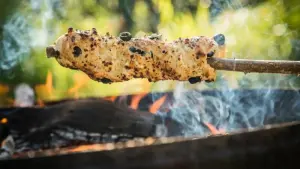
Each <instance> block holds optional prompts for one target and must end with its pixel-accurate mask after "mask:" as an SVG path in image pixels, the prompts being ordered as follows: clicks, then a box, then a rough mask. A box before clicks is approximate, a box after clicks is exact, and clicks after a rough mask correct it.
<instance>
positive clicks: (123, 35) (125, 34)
mask: <svg viewBox="0 0 300 169" xmlns="http://www.w3.org/2000/svg"><path fill="white" fill-rule="evenodd" d="M119 37H120V39H121V40H123V41H130V40H131V38H132V36H131V34H130V33H129V32H121V33H120V35H119Z"/></svg>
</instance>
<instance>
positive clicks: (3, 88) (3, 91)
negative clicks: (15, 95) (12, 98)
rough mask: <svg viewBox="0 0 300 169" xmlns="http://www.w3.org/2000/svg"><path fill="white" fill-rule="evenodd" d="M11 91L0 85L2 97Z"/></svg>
mask: <svg viewBox="0 0 300 169" xmlns="http://www.w3.org/2000/svg"><path fill="white" fill-rule="evenodd" d="M8 91H9V87H8V86H7V85H4V84H0V95H4V94H6V93H7V92H8Z"/></svg>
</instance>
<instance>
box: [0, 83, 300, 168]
mask: <svg viewBox="0 0 300 169" xmlns="http://www.w3.org/2000/svg"><path fill="white" fill-rule="evenodd" d="M179 98H181V99H179ZM104 100H106V101H104ZM299 102H300V92H299V91H296V90H275V89H259V90H254V89H253V90H242V89H240V90H213V91H212V90H211V91H210V90H206V91H198V90H192V91H187V92H182V93H176V92H170V93H152V94H141V95H131V96H119V97H110V98H104V99H99V98H86V99H76V100H61V101H56V102H48V103H45V107H36V108H6V109H1V110H0V111H1V115H2V116H3V117H5V118H6V119H7V122H5V121H4V122H5V124H2V126H1V127H2V130H3V131H7V134H6V135H11V136H12V138H13V139H14V143H15V152H14V154H13V156H11V157H9V158H6V159H3V160H1V162H0V166H1V167H0V168H31V169H34V168H75V169H81V168H138V169H141V168H164V169H165V168H170V169H171V168H210V169H212V168H296V167H293V166H294V165H295V162H296V159H297V155H299V154H300V149H299V148H298V147H299V146H300V134H299V132H298V130H299V129H300V124H299V122H298V121H299V120H300V116H299V113H300V104H299ZM187 103H188V104H187ZM128 107H131V108H128ZM4 122H3V123H4ZM2 137H4V136H2Z"/></svg>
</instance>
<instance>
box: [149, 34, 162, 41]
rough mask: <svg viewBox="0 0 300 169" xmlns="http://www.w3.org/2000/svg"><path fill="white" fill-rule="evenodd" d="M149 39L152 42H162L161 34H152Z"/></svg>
mask: <svg viewBox="0 0 300 169" xmlns="http://www.w3.org/2000/svg"><path fill="white" fill-rule="evenodd" d="M148 38H149V39H151V40H161V35H160V34H152V35H150V36H148Z"/></svg>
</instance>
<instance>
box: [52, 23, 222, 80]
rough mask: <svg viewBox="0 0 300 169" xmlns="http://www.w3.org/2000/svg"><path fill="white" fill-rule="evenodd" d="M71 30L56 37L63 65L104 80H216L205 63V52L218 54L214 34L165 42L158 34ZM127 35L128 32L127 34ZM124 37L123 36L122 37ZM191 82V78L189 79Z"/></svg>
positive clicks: (57, 51)
mask: <svg viewBox="0 0 300 169" xmlns="http://www.w3.org/2000/svg"><path fill="white" fill-rule="evenodd" d="M125 35H127V37H126V36H125V38H124V36H121V38H120V37H114V36H111V35H109V34H108V33H107V34H106V35H98V34H97V31H96V30H95V29H93V30H91V31H73V30H72V29H70V30H69V32H68V33H67V34H65V35H62V36H61V37H59V38H58V39H57V40H56V42H55V45H54V46H53V48H54V50H55V51H56V52H55V53H57V56H56V60H57V61H58V63H59V64H60V65H62V66H64V67H67V68H71V69H78V70H81V71H83V72H85V73H86V74H88V75H89V77H90V78H91V79H93V80H97V81H102V82H104V83H111V82H122V81H127V80H130V79H133V78H147V79H148V80H149V81H151V82H156V81H160V80H178V81H187V80H189V81H190V80H191V79H192V78H194V81H196V82H198V81H201V80H205V81H215V79H216V73H215V70H214V69H213V68H212V67H210V65H208V64H207V54H208V53H210V52H214V57H218V55H219V53H220V52H219V46H218V44H217V43H216V42H215V41H214V39H213V38H209V37H205V36H198V37H192V38H185V39H181V38H179V39H177V40H175V41H171V42H166V41H163V40H161V39H160V38H156V37H155V38H153V37H151V36H150V37H144V38H131V36H129V37H128V34H125ZM129 35H130V34H129ZM122 39H123V40H122ZM190 82H191V81H190Z"/></svg>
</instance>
